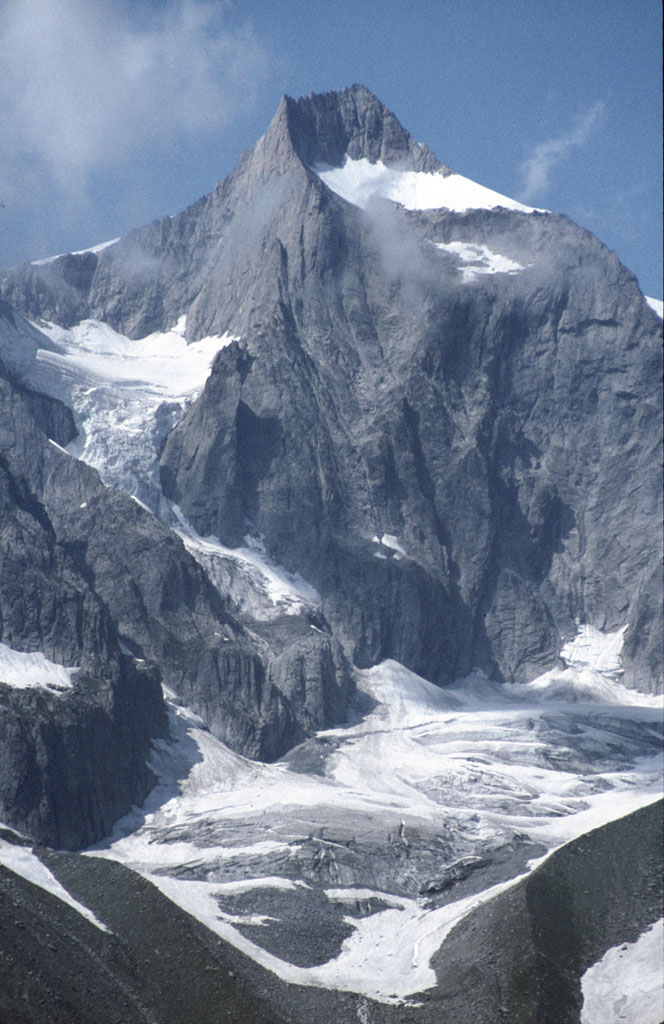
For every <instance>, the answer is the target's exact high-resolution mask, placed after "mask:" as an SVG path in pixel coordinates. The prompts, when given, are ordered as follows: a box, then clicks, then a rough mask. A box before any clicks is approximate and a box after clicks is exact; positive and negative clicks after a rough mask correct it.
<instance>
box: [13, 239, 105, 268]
mask: <svg viewBox="0 0 664 1024" xmlns="http://www.w3.org/2000/svg"><path fill="white" fill-rule="evenodd" d="M119 241H120V238H119V237H118V238H110V239H109V240H108V242H99V243H98V245H91V246H90V247H89V248H88V249H77V250H76V251H75V252H71V253H66V252H59V253H58V254H57V255H56V256H45V257H44V258H43V259H41V260H32V266H33V267H43V266H44V265H45V264H46V263H53V262H54V260H59V259H60V257H61V256H83V255H84V254H85V253H87V252H94V253H97V252H102V251H103V250H104V249H110V247H111V246H112V245H115V243H116V242H119Z"/></svg>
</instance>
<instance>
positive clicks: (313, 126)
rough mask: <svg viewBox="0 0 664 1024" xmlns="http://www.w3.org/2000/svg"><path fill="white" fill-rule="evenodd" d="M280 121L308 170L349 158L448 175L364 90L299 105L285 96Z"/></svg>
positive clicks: (325, 95)
mask: <svg viewBox="0 0 664 1024" xmlns="http://www.w3.org/2000/svg"><path fill="white" fill-rule="evenodd" d="M276 121H282V123H283V122H285V124H286V126H287V129H288V134H289V136H290V140H291V144H292V146H293V148H294V150H295V152H296V153H297V155H298V157H299V158H300V160H301V161H302V162H303V163H304V164H305V165H306V166H308V167H312V166H314V165H316V164H327V165H329V166H330V167H340V166H341V165H342V164H343V162H344V159H345V158H346V157H349V158H350V159H352V160H361V159H367V160H369V162H370V163H376V162H378V161H381V162H382V163H384V164H385V165H386V166H388V167H390V166H392V167H396V166H398V167H400V168H402V169H408V170H413V171H441V170H442V171H443V172H444V173H445V172H447V171H448V168H446V167H445V166H444V164H441V163H440V161H439V160H437V159H436V157H435V156H434V154H433V153H432V152H431V150H429V149H427V147H426V146H424V145H423V144H422V143H419V142H415V140H414V139H413V138H412V137H411V136H410V135H409V133H408V132H407V131H406V129H405V128H403V127H402V125H401V124H400V123H399V121H398V119H397V118H396V117H395V115H394V114H393V113H392V112H391V111H390V110H388V108H387V107H386V106H384V104H383V103H381V102H380V100H379V99H378V98H377V97H376V96H374V94H373V93H372V92H371V91H370V90H369V89H367V87H366V86H365V85H360V84H355V85H352V86H350V87H347V88H345V89H341V90H340V91H338V92H325V93H310V94H309V95H308V96H306V97H304V98H300V99H297V100H296V99H293V98H292V97H290V96H284V97H283V99H282V101H281V104H280V106H279V109H278V111H277V114H276V115H275V120H274V122H273V124H274V123H275V122H276Z"/></svg>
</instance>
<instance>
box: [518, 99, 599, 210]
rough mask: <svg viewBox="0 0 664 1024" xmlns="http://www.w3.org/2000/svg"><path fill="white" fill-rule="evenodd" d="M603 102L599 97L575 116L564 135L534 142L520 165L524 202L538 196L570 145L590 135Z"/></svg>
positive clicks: (573, 145)
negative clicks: (583, 111)
mask: <svg viewBox="0 0 664 1024" xmlns="http://www.w3.org/2000/svg"><path fill="white" fill-rule="evenodd" d="M604 110H605V106H604V103H602V101H601V100H599V101H598V102H597V103H594V104H593V106H592V107H591V108H590V109H589V110H588V111H586V113H585V114H581V115H580V116H579V117H577V119H576V122H575V124H574V127H573V128H572V129H571V130H570V131H569V132H566V133H565V134H564V135H559V136H558V137H557V138H555V139H546V140H545V141H544V142H538V143H537V145H536V146H535V147H534V148H533V151H532V153H531V154H530V156H529V157H528V158H527V159H526V160H525V161H524V162H523V164H522V165H521V173H522V174H523V180H524V184H523V192H522V199H523V201H524V202H530V201H531V200H532V199H535V198H538V197H542V196H544V195H545V193H546V191H547V189H548V188H549V183H550V179H551V172H552V170H553V168H554V167H555V166H556V165H557V164H560V163H562V161H563V160H565V158H566V157H567V156H568V155H569V153H570V152H571V151H572V150H573V149H577V148H578V147H579V146H583V145H584V144H585V143H586V142H587V141H588V139H589V138H590V136H591V134H592V132H593V129H594V128H595V127H596V126H597V124H598V123H599V122H600V121H601V119H602V117H603V115H604Z"/></svg>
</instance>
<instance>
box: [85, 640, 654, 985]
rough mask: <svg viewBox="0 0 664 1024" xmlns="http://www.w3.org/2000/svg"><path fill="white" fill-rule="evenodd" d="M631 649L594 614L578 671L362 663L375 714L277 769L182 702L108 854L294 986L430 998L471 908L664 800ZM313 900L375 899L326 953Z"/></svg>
mask: <svg viewBox="0 0 664 1024" xmlns="http://www.w3.org/2000/svg"><path fill="white" fill-rule="evenodd" d="M619 644H620V636H602V635H601V634H599V633H597V632H596V631H595V632H594V633H593V634H592V636H589V633H588V630H584V629H582V630H580V635H579V638H578V640H577V642H576V643H575V644H570V645H569V647H568V649H567V651H566V655H567V660H568V667H567V668H565V669H562V670H557V671H554V672H550V673H547V675H546V676H545V677H543V678H542V679H539V680H536V681H535V682H534V683H532V684H530V685H527V686H521V687H517V686H514V687H510V688H508V689H507V690H506V689H505V688H501V687H498V686H496V685H495V684H492V683H490V682H489V681H488V680H487V679H486V678H484V677H482V676H481V675H479V676H475V677H473V678H470V679H466V680H463V681H461V682H460V683H459V685H458V686H455V687H452V688H450V689H447V690H440V689H439V688H437V687H435V686H432V685H431V684H430V683H427V682H426V680H423V679H421V678H420V677H418V676H416V675H414V674H413V673H412V672H409V671H408V670H407V669H404V668H403V667H402V666H400V665H398V664H396V663H394V662H386V663H384V664H382V665H379V666H376V667H375V668H373V669H370V670H367V671H365V672H363V673H360V690H361V692H362V693H364V694H365V698H366V699H367V701H368V702H370V704H371V706H372V708H373V710H371V712H370V713H369V714H368V715H364V716H362V717H361V718H359V719H358V721H357V722H356V723H355V724H350V725H348V726H345V727H343V728H340V729H332V730H328V731H326V732H324V733H320V734H319V735H318V737H317V738H316V740H312V741H308V744H305V747H304V748H302V750H301V751H299V752H297V751H296V755H297V756H296V757H295V758H294V759H293V758H291V759H289V760H287V761H286V762H285V763H281V764H277V765H272V766H268V765H257V764H255V763H252V762H249V761H246V760H245V759H243V758H241V757H239V756H238V755H235V754H233V753H231V752H230V751H228V750H227V749H226V748H224V747H223V745H221V744H219V743H218V742H217V741H216V740H214V739H213V738H212V737H210V736H209V734H208V733H206V732H204V731H201V729H200V724H199V723H198V722H197V721H196V720H195V718H194V717H192V715H191V714H190V713H188V712H187V711H186V710H185V709H184V708H182V707H179V706H178V705H177V704H176V703H173V702H171V716H172V732H173V735H174V742H173V743H172V744H165V743H160V744H159V746H158V748H157V749H156V750H155V755H154V759H153V762H152V767H153V770H155V771H156V772H157V773H158V775H159V778H160V784H159V786H158V787H157V788H156V789H155V791H154V792H153V793H152V795H151V797H150V798H149V800H148V802H147V803H146V805H145V806H144V807H143V808H142V809H140V810H137V812H136V814H135V815H134V816H130V817H128V818H126V819H124V820H123V821H121V822H119V823H118V827H117V829H116V832H115V833H114V835H113V836H112V837H111V839H110V840H109V842H108V843H107V844H106V843H105V844H101V845H100V846H97V847H95V848H94V851H91V852H94V853H95V854H96V855H100V854H101V855H103V856H107V857H111V858H116V859H119V860H121V861H122V862H123V863H125V864H127V865H128V866H130V867H132V868H133V869H135V870H138V871H140V872H141V873H142V874H144V875H145V877H147V878H149V879H150V880H151V881H153V882H154V884H156V885H157V886H158V887H159V888H160V890H161V891H162V892H163V893H164V894H166V895H167V896H168V897H169V899H172V900H173V901H174V902H175V903H177V904H178V905H179V906H180V907H182V908H183V909H185V910H187V911H188V912H189V913H191V914H193V915H194V916H195V917H197V918H198V919H199V920H201V921H202V922H203V923H204V924H205V925H206V926H207V927H208V928H210V929H212V930H213V931H214V932H216V933H217V934H218V935H219V936H221V937H222V938H223V939H224V940H225V941H227V942H230V943H231V944H233V945H235V946H236V947H237V948H238V949H240V950H242V951H243V952H244V953H246V954H247V955H248V956H250V957H252V958H253V959H255V960H256V961H257V962H258V963H259V964H261V965H263V966H264V967H266V968H268V969H269V970H270V971H273V972H275V974H276V975H277V976H278V977H280V978H282V979H283V980H285V981H289V982H292V983H294V984H299V985H306V986H322V987H324V988H339V989H344V990H348V991H352V992H356V993H360V994H363V995H365V996H367V997H369V998H371V999H375V1000H379V1001H384V1002H392V1001H399V1000H403V999H407V998H410V997H414V996H415V994H416V993H418V992H422V991H423V990H426V989H427V988H429V987H430V986H432V985H435V983H436V977H435V974H434V972H433V971H432V969H431V966H430V960H431V957H432V956H433V954H434V953H435V952H436V951H437V950H438V949H439V948H440V945H441V943H442V942H443V941H444V939H445V936H446V935H447V934H448V933H449V931H450V929H451V928H452V927H453V926H454V925H455V924H456V923H457V922H458V921H460V920H462V919H463V918H464V917H465V916H466V915H467V914H469V913H470V912H471V911H472V910H473V909H474V908H476V907H477V906H479V905H480V904H482V903H483V902H484V901H486V900H488V899H491V898H493V897H494V896H496V895H497V894H498V893H500V892H504V891H505V887H506V886H507V887H509V886H511V885H514V884H515V883H516V882H517V881H518V880H519V879H520V878H521V877H523V875H524V872H525V873H527V872H528V871H530V870H532V868H533V867H534V866H536V865H537V864H538V863H540V862H541V858H542V857H543V856H546V851H548V850H552V849H555V848H557V847H558V846H559V845H560V844H562V843H566V842H568V841H569V840H571V839H574V838H575V837H577V836H579V835H581V834H583V833H584V832H587V831H588V830H590V829H592V828H595V827H597V826H598V825H601V824H603V823H604V822H608V821H611V820H613V819H615V818H617V817H620V816H621V815H624V814H627V813H628V812H630V811H632V810H634V809H636V808H638V807H640V806H643V805H644V804H647V803H650V802H652V801H653V800H656V799H657V797H658V796H659V794H660V789H661V783H660V778H661V769H662V760H661V735H660V731H661V721H662V714H661V705H662V699H661V698H659V697H648V696H645V695H638V694H634V693H631V692H630V691H627V690H625V689H624V688H623V687H621V686H620V684H619V683H618V682H616V679H615V670H616V661H617V658H618V657H619ZM307 766H309V768H310V769H311V768H314V772H312V771H311V770H307ZM506 850H509V851H510V853H509V856H507V857H505V851H506ZM501 857H502V860H501ZM499 863H500V864H501V865H502V866H501V867H500V868H499V867H497V865H498V864H499ZM492 865H493V866H492ZM464 879H466V881H465V882H464V881H463V880H464ZM455 882H456V883H457V884H456V886H454V888H452V886H453V883H455ZM275 889H276V890H279V892H280V893H281V895H280V896H279V899H278V900H277V899H276V897H275V895H274V893H275ZM450 891H451V892H452V893H453V894H452V895H451V897H450V896H448V899H447V900H445V899H443V900H442V902H441V900H440V899H438V900H436V899H433V900H432V897H435V896H436V894H438V896H439V897H440V896H441V894H443V895H444V894H445V893H446V892H450ZM305 898H306V901H307V907H308V908H309V910H308V928H309V929H310V931H311V933H312V935H314V936H315V935H317V934H318V929H320V930H321V935H322V934H325V931H326V929H329V927H330V920H329V918H330V914H332V915H333V917H334V920H336V921H337V925H336V927H337V931H338V930H339V920H338V911H337V910H336V909H335V908H342V909H343V907H344V906H348V905H353V906H355V905H357V904H366V910H365V911H364V912H363V913H362V914H361V915H360V916H359V917H358V916H354V915H353V916H348V915H347V914H346V915H345V916H344V915H342V917H343V922H345V925H346V930H345V932H344V930H343V929H342V930H341V931H340V932H339V937H338V940H337V941H336V945H335V947H334V953H333V955H330V956H328V957H326V958H324V959H323V960H322V962H321V961H320V960H316V962H308V956H309V954H308V953H307V950H306V948H304V947H302V946H299V947H298V945H297V940H294V939H291V940H290V942H289V943H288V944H286V943H285V934H286V932H287V931H288V928H289V924H288V922H289V920H290V918H291V915H292V914H293V913H294V912H295V907H296V906H297V905H298V904H301V903H302V901H303V900H304V899H305ZM289 900H290V902H289ZM335 915H337V916H335ZM346 933H348V934H346ZM344 935H345V937H344ZM308 941H309V942H310V943H311V944H312V945H313V946H314V947H315V946H316V943H317V940H316V939H315V938H311V936H310V937H309V940H308ZM333 945H334V944H333ZM288 948H290V953H291V955H290V956H289V955H288V954H287V952H286V950H287V949H288Z"/></svg>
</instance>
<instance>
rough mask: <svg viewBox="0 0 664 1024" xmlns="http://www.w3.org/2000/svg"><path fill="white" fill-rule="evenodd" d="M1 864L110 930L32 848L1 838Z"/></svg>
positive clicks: (97, 926)
mask: <svg viewBox="0 0 664 1024" xmlns="http://www.w3.org/2000/svg"><path fill="white" fill-rule="evenodd" d="M0 646H1V645H0ZM0 864H2V865H4V867H6V868H9V870H10V871H13V872H14V874H15V875H20V876H21V878H25V879H26V880H27V881H28V882H32V884H33V885H38V886H39V888H40V889H44V890H45V891H46V892H50V893H51V894H52V895H53V896H57V898H58V899H59V900H62V902H63V903H66V904H68V906H70V907H73V909H74V910H76V911H77V912H78V913H79V914H81V916H82V917H84V918H86V920H88V921H90V922H91V923H92V924H93V925H95V927H96V928H99V929H100V930H101V931H102V932H108V931H109V929H108V928H107V927H106V925H105V924H103V923H102V922H101V921H100V920H99V918H97V917H95V915H94V914H93V913H92V911H91V910H88V908H87V907H85V906H84V905H83V904H82V903H79V902H78V900H75V899H74V897H73V896H72V895H71V894H70V893H69V892H67V890H66V889H65V887H64V886H63V885H61V883H60V882H59V881H58V880H57V878H56V877H55V875H52V874H51V872H50V871H49V870H48V868H47V867H46V865H45V864H43V863H42V862H41V861H40V859H39V857H37V856H35V854H34V853H33V852H32V850H31V849H28V848H27V847H25V846H15V845H14V844H13V843H8V842H6V841H5V840H4V839H0Z"/></svg>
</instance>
